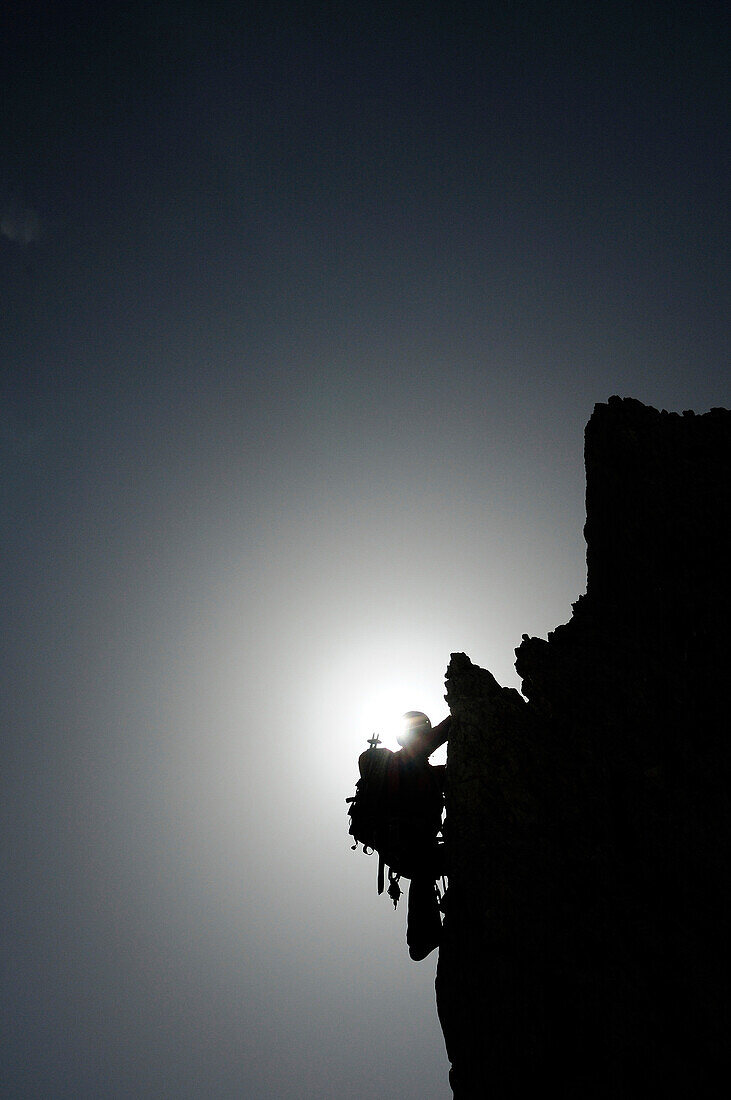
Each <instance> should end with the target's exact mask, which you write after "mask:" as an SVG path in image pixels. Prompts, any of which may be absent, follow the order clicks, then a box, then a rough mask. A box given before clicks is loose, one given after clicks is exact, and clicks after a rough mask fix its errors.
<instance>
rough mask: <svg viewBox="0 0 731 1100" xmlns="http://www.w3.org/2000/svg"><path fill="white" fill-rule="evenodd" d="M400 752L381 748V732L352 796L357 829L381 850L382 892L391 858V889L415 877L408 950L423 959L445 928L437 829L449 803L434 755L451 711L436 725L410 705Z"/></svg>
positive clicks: (393, 893)
mask: <svg viewBox="0 0 731 1100" xmlns="http://www.w3.org/2000/svg"><path fill="white" fill-rule="evenodd" d="M403 721H404V731H403V733H402V735H401V736H400V737H398V738H397V740H398V743H399V745H401V748H400V749H399V750H398V752H392V751H391V750H390V749H386V748H379V747H378V745H379V743H380V742H379V740H378V738H377V737H375V736H374V737H373V738H371V740H370V741H369V746H370V747H369V748H368V749H367V750H366V752H363V753H361V755H360V758H359V760H358V770H359V772H360V780H359V781H358V784H357V786H356V794H355V797H354V798H351V799H348V802H350V804H351V806H350V811H349V813H350V818H351V824H350V833H351V836H353V837H354V838H355V844H354V845H353V847H354V848H355V847H357V845H358V842H360V843H361V844H362V845H363V848H364V851H366V852H367V851H368V849H375V851H377V852H378V856H379V863H378V893H379V894H381V893H382V892H383V888H384V871H385V867H386V866H388V868H389V872H388V880H389V887H388V894H389V897H390V898H391V900H392V901H393V903H394V907H395V906H396V904H397V903H398V899H399V897H400V896H401V889H400V887H399V879H400V878H401V877H402V876H403V877H404V878H408V879H411V886H410V889H409V900H408V914H407V924H406V942H407V944H408V947H409V955H410V956H411V958H412V959H414V960H416V961H418V960H420V959H423V958H426V956H427V955H428V954H429V953H430V952H431V951H433V950H434V948H435V947H437V945H438V943H439V939H440V936H441V927H442V925H441V917H440V915H439V901H440V899H439V894H438V890H437V886H436V879H437V878H438V877H439V876H440V875H443V874H444V871H445V868H444V865H443V846H442V845H440V844H439V840H438V833H439V831H440V829H441V823H442V809H443V806H444V778H443V777H444V765H437V766H432V765H431V764H429V756H430V755H431V753H432V752H434V750H435V749H437V748H438V747H439V746H440V745H442V744H444V742H445V741H446V740H447V738H448V736H449V729H450V725H451V721H452V720H451V717H449V718H446V719H445V720H444V721H443V722H440V723H439V725H438V726H436V727H434V728H432V725H431V722H430V721H429V719H428V717H427V716H426V714H423V713H422V712H421V711H408V712H407V713H406V714H405V715H404V716H403Z"/></svg>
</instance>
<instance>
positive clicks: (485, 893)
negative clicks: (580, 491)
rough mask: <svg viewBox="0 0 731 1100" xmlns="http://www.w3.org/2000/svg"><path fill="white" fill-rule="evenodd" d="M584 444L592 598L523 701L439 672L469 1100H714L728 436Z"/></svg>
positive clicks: (474, 679)
mask: <svg viewBox="0 0 731 1100" xmlns="http://www.w3.org/2000/svg"><path fill="white" fill-rule="evenodd" d="M585 441H586V447H585V458H586V477H587V487H586V510H587V520H586V527H585V536H586V541H587V566H588V577H587V592H586V595H585V596H582V597H580V598H579V600H578V601H577V603H576V604H575V605H574V613H573V616H572V618H571V621H570V622H568V623H567V624H566V625H564V626H559V627H557V629H556V630H554V631H553V632H552V633H551V634H549V636H548V640H547V641H544V640H542V639H538V638H528V637H527V636H524V638H523V642H522V644H521V645H520V646H519V648H518V649H517V650H516V656H517V661H516V668H517V670H518V672H519V674H520V676H521V677H522V682H523V696H525V698H523V696H521V695H520V694H519V693H518V692H517V691H515V690H514V689H508V688H502V687H500V686H499V685H498V684H497V682H496V681H495V679H494V678H493V676H492V675H491V674H490V673H489V672H487V671H485V670H484V669H480V668H478V667H476V666H475V665H473V664H472V663H471V662H470V661H469V659H468V658H467V657H466V656H465V655H464V654H453V656H452V660H451V663H450V665H449V669H448V671H447V696H446V698H447V701H448V703H449V707H450V710H451V712H452V715H453V727H452V736H451V738H450V742H449V746H448V758H447V774H448V790H447V841H448V845H449V852H450V859H451V864H450V872H451V873H450V888H449V893H448V896H447V912H446V917H445V927H444V938H443V943H442V946H441V948H440V958H439V965H438V971H437V1005H438V1010H439V1015H440V1019H441V1022H442V1027H443V1030H444V1035H445V1039H446V1044H447V1051H448V1054H449V1057H450V1060H451V1062H452V1075H451V1080H452V1088H453V1091H454V1095H455V1097H456V1098H457V1100H465V1098H472V1097H494V1098H495V1100H506V1098H513V1097H521V1098H522V1097H529V1096H531V1097H532V1096H533V1095H535V1094H539V1093H538V1090H540V1092H541V1093H542V1092H543V1091H545V1090H546V1089H553V1090H555V1091H556V1092H557V1093H558V1094H559V1095H560V1096H562V1097H563V1098H568V1097H571V1098H573V1097H579V1096H581V1097H582V1100H587V1098H592V1100H595V1098H607V1100H609V1098H612V1100H619V1098H630V1097H631V1098H634V1097H637V1098H638V1100H639V1098H640V1097H642V1098H643V1100H647V1098H653V1097H668V1096H671V1097H675V1096H678V1097H680V1096H681V1095H682V1096H683V1097H687V1096H693V1097H695V1098H698V1097H706V1096H709V1097H710V1096H711V1095H714V1096H715V1095H716V1094H717V1086H716V1085H715V1074H716V1072H717V1071H718V1069H719V1068H721V1069H722V1071H724V1077H727V1074H728V1069H729V1064H728V1063H729V1060H730V1059H729V1045H730V1044H729V1036H730V1034H731V1031H730V1025H731V1020H730V1019H729V1016H730V1013H729V986H728V979H729V970H728V955H729V949H728V946H727V945H728V940H729V935H730V934H731V929H730V924H729V918H730V917H731V906H730V904H729V902H730V900H731V890H730V889H729V885H730V882H729V864H730V857H731V851H730V850H729V849H730V848H731V844H730V843H729V841H730V839H731V825H730V820H729V818H730V816H731V815H730V814H729V806H730V799H731V782H730V779H731V777H730V775H729V772H730V770H731V769H730V763H731V749H730V745H731V729H730V725H731V724H730V723H729V701H728V698H727V690H728V683H729V674H728V670H729V660H728V657H729V646H728V641H727V638H728V634H727V630H728V624H729V617H730V613H731V599H730V593H731V584H730V574H731V565H730V563H731V541H730V539H729V529H730V528H731V523H730V522H729V521H730V519H731V516H730V512H731V509H730V508H729V484H730V478H729V475H730V474H731V413H729V412H728V411H726V410H722V409H714V410H712V411H711V412H710V413H707V414H705V415H703V416H695V415H693V414H692V413H685V414H683V415H682V416H680V415H676V414H668V413H665V412H662V413H659V412H657V411H656V410H655V409H651V408H647V407H645V406H643V405H641V404H640V403H639V402H638V401H634V400H630V399H624V400H620V399H619V398H611V399H610V401H609V402H608V404H603V405H597V406H596V408H595V410H594V413H593V415H592V417H591V419H590V421H589V423H588V425H587V428H586V439H585ZM712 1081H714V1086H712V1085H711V1082H712Z"/></svg>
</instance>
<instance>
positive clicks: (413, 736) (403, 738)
mask: <svg viewBox="0 0 731 1100" xmlns="http://www.w3.org/2000/svg"><path fill="white" fill-rule="evenodd" d="M430 729H431V722H430V721H429V719H428V718H427V716H426V714H424V712H423V711H421V710H407V711H406V714H403V715H402V716H401V733H400V734H399V735H398V736H397V738H396V740H397V741H398V743H399V745H401V746H402V748H409V747H410V746H411V745H413V744H415V743H416V742H418V741H419V740H420V738H421V737H423V736H424V734H425V733H426V732H427V731H428V730H430Z"/></svg>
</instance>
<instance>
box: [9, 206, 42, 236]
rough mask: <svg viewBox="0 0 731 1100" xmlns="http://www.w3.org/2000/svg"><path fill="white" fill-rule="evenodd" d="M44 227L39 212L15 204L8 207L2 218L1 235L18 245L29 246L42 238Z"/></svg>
mask: <svg viewBox="0 0 731 1100" xmlns="http://www.w3.org/2000/svg"><path fill="white" fill-rule="evenodd" d="M42 232H43V226H42V223H41V218H40V215H39V214H38V211H37V210H34V209H33V208H32V207H30V206H21V205H20V204H17V203H16V204H13V205H12V206H9V207H6V208H5V210H4V211H3V215H2V218H0V233H2V235H3V237H7V238H8V240H9V241H14V242H15V243H16V244H20V245H24V246H25V245H29V244H32V243H33V241H38V240H40V238H41V234H42Z"/></svg>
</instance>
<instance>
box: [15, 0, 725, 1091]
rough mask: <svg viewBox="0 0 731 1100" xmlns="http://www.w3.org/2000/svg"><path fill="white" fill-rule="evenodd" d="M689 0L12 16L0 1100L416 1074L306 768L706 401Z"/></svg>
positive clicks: (507, 670)
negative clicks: (637, 408) (655, 429)
mask: <svg viewBox="0 0 731 1100" xmlns="http://www.w3.org/2000/svg"><path fill="white" fill-rule="evenodd" d="M722 14H723V6H722V5H720V4H719V5H713V4H704V3H700V4H694V5H690V4H683V5H681V4H676V3H674V2H672V0H671V2H667V3H663V4H651V3H648V4H637V3H635V4H629V3H628V4H620V3H611V2H610V3H607V4H604V5H601V6H599V7H597V6H596V5H591V6H590V5H588V4H586V5H582V4H577V3H552V4H538V3H535V4H533V3H514V4H495V5H488V4H480V5H475V4H459V3H450V4H448V5H447V4H444V5H440V4H424V3H422V4H421V5H409V4H393V3H392V4H380V3H374V4H367V5H363V4H335V3H334V4H322V5H313V4H305V3H301V4H279V5H277V4H271V3H269V4H266V5H260V6H257V5H250V4H235V3H193V2H188V3H185V2H182V3H181V2H179V3H176V4H167V3H158V4H154V5H150V4H142V3H126V4H119V5H115V4H107V3H98V4H94V5H92V4H83V3H79V4H70V3H67V4H63V5H60V4H44V3H33V4H30V3H29V4H26V5H17V4H16V5H9V6H8V7H7V8H6V9H5V10H4V12H3V15H2V17H1V18H2V35H1V39H0V40H1V43H2V44H1V46H0V48H1V49H2V74H3V76H2V81H3V93H2V102H3V114H2V142H1V143H0V230H1V232H0V292H1V297H0V303H1V306H0V378H1V384H0V448H1V453H2V460H3V479H2V495H1V497H0V501H1V504H2V521H3V545H4V548H5V553H4V556H3V563H2V578H3V602H2V608H3V619H4V626H3V632H2V639H3V641H2V645H3V651H4V652H3V658H4V660H3V668H4V674H3V675H4V690H3V692H2V703H1V704H0V705H1V706H2V718H3V729H4V737H3V745H4V753H5V762H4V764H3V769H2V774H3V788H4V789H3V794H2V799H1V801H0V815H1V817H2V825H3V829H2V833H3V838H4V841H3V844H4V847H3V860H4V864H5V881H6V884H7V885H6V887H5V890H4V895H3V907H4V909H5V910H6V912H5V913H4V916H3V922H2V923H3V936H2V948H3V966H4V971H3V973H4V983H5V989H4V991H3V993H4V995H3V998H2V1002H3V1005H4V1013H5V1014H6V1020H5V1022H4V1025H3V1028H2V1032H1V1033H2V1035H3V1039H2V1043H3V1045H4V1047H5V1048H6V1049H5V1050H4V1051H3V1057H2V1064H3V1067H4V1069H3V1073H4V1074H5V1078H4V1081H3V1094H4V1095H7V1096H9V1097H26V1096H31V1095H33V1096H39V1095H40V1096H53V1097H58V1098H66V1097H68V1098H69V1100H70V1098H74V1100H83V1098H89V1100H91V1098H94V1100H106V1098H110V1100H111V1098H113V1097H119V1096H135V1097H139V1098H141V1100H153V1098H154V1100H158V1098H160V1097H170V1098H171V1100H188V1098H190V1100H193V1098H198V1097H202V1096H207V1097H212V1098H216V1100H224V1098H229V1097H230V1098H233V1097H237V1098H239V1097H247V1100H249V1098H250V1100H264V1098H270V1097H277V1098H279V1100H304V1098H310V1097H311V1098H313V1100H314V1098H316V1097H317V1098H320V1097H332V1098H336V1097H337V1100H347V1098H352V1100H368V1098H370V1097H373V1098H376V1097H378V1098H379V1100H380V1098H382V1097H389V1096H399V1097H401V1098H402V1100H417V1098H418V1100H445V1098H447V1097H448V1096H449V1088H448V1085H447V1079H446V1071H447V1064H446V1059H445V1056H444V1052H443V1044H442V1039H441V1033H440V1031H439V1027H438V1023H437V1019H436V1012H435V1008H434V997H433V975H434V960H433V958H432V959H430V960H428V961H426V962H424V963H422V964H419V965H415V964H413V963H410V962H409V960H408V958H407V955H406V949H405V945H404V927H403V925H404V914H403V913H402V912H401V911H400V910H399V912H397V913H396V914H395V915H394V914H393V912H392V911H391V908H390V905H389V903H388V902H387V901H384V899H378V898H377V897H376V894H375V874H376V869H375V865H374V863H373V861H371V862H368V861H366V860H365V859H363V858H362V857H361V856H360V855H355V854H352V853H351V852H350V851H349V845H348V838H347V823H346V818H345V804H344V798H345V796H346V795H347V794H349V793H351V787H352V783H353V782H354V779H355V776H356V759H357V755H358V752H359V751H360V749H361V748H362V747H364V744H365V740H364V739H365V737H366V736H367V735H368V734H369V733H370V732H371V730H372V729H373V728H374V724H376V723H378V724H379V725H380V724H383V728H384V729H385V727H386V725H387V723H388V722H389V721H390V720H392V719H393V718H394V716H396V715H398V714H399V713H400V712H401V711H403V710H405V709H411V708H419V709H425V710H427V711H428V712H429V713H430V714H431V716H432V718H433V719H434V720H438V719H440V718H441V717H443V716H444V714H445V713H446V708H445V704H444V702H443V675H444V670H445V668H446V664H447V661H448V659H449V654H450V652H451V651H455V650H464V651H466V652H467V653H468V654H469V655H470V657H472V659H473V660H475V661H477V662H479V663H480V664H483V665H485V666H487V667H489V668H490V669H491V670H492V671H493V672H494V673H495V674H496V675H497V677H498V679H500V680H501V681H502V682H503V683H510V684H515V685H516V686H517V680H516V677H515V673H514V670H513V667H512V663H513V649H514V647H515V646H516V645H517V644H518V643H519V642H520V637H521V634H522V633H523V632H526V633H530V634H539V635H545V633H546V632H547V631H548V630H550V629H552V628H553V627H554V626H556V625H558V624H559V623H561V622H565V621H566V620H567V619H568V618H569V616H570V614H571V602H572V601H573V600H575V599H576V597H577V596H578V595H579V594H580V593H581V592H582V591H583V588H584V583H585V560H584V543H583V538H582V526H583V521H584V511H583V492H584V483H583V465H582V461H583V456H582V442H583V441H582V432H583V427H584V424H585V422H586V420H587V419H588V417H589V416H590V414H591V411H592V408H593V406H594V403H595V402H597V401H605V400H607V398H608V397H609V396H610V395H611V394H613V393H619V394H620V395H623V396H633V397H637V398H639V399H640V400H642V401H645V402H647V403H649V404H653V405H655V406H656V407H660V408H663V407H664V408H668V409H671V410H677V411H679V410H682V409H685V408H694V409H696V410H697V411H699V412H703V411H706V410H707V409H708V408H710V407H712V406H714V405H725V406H728V405H729V400H730V396H731V395H730V392H729V391H730V389H731V386H730V381H731V380H730V377H729V370H728V365H727V364H728V346H727V345H728V327H727V313H728V309H727V303H728V289H729V283H728V266H727V249H728V222H727V217H728V215H727V209H728V194H727V179H728V159H727V153H728V144H727V125H728V120H727V107H726V104H727V99H728V88H727V86H726V69H727V57H728V42H727V39H726V38H725V37H724V25H723V19H722Z"/></svg>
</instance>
